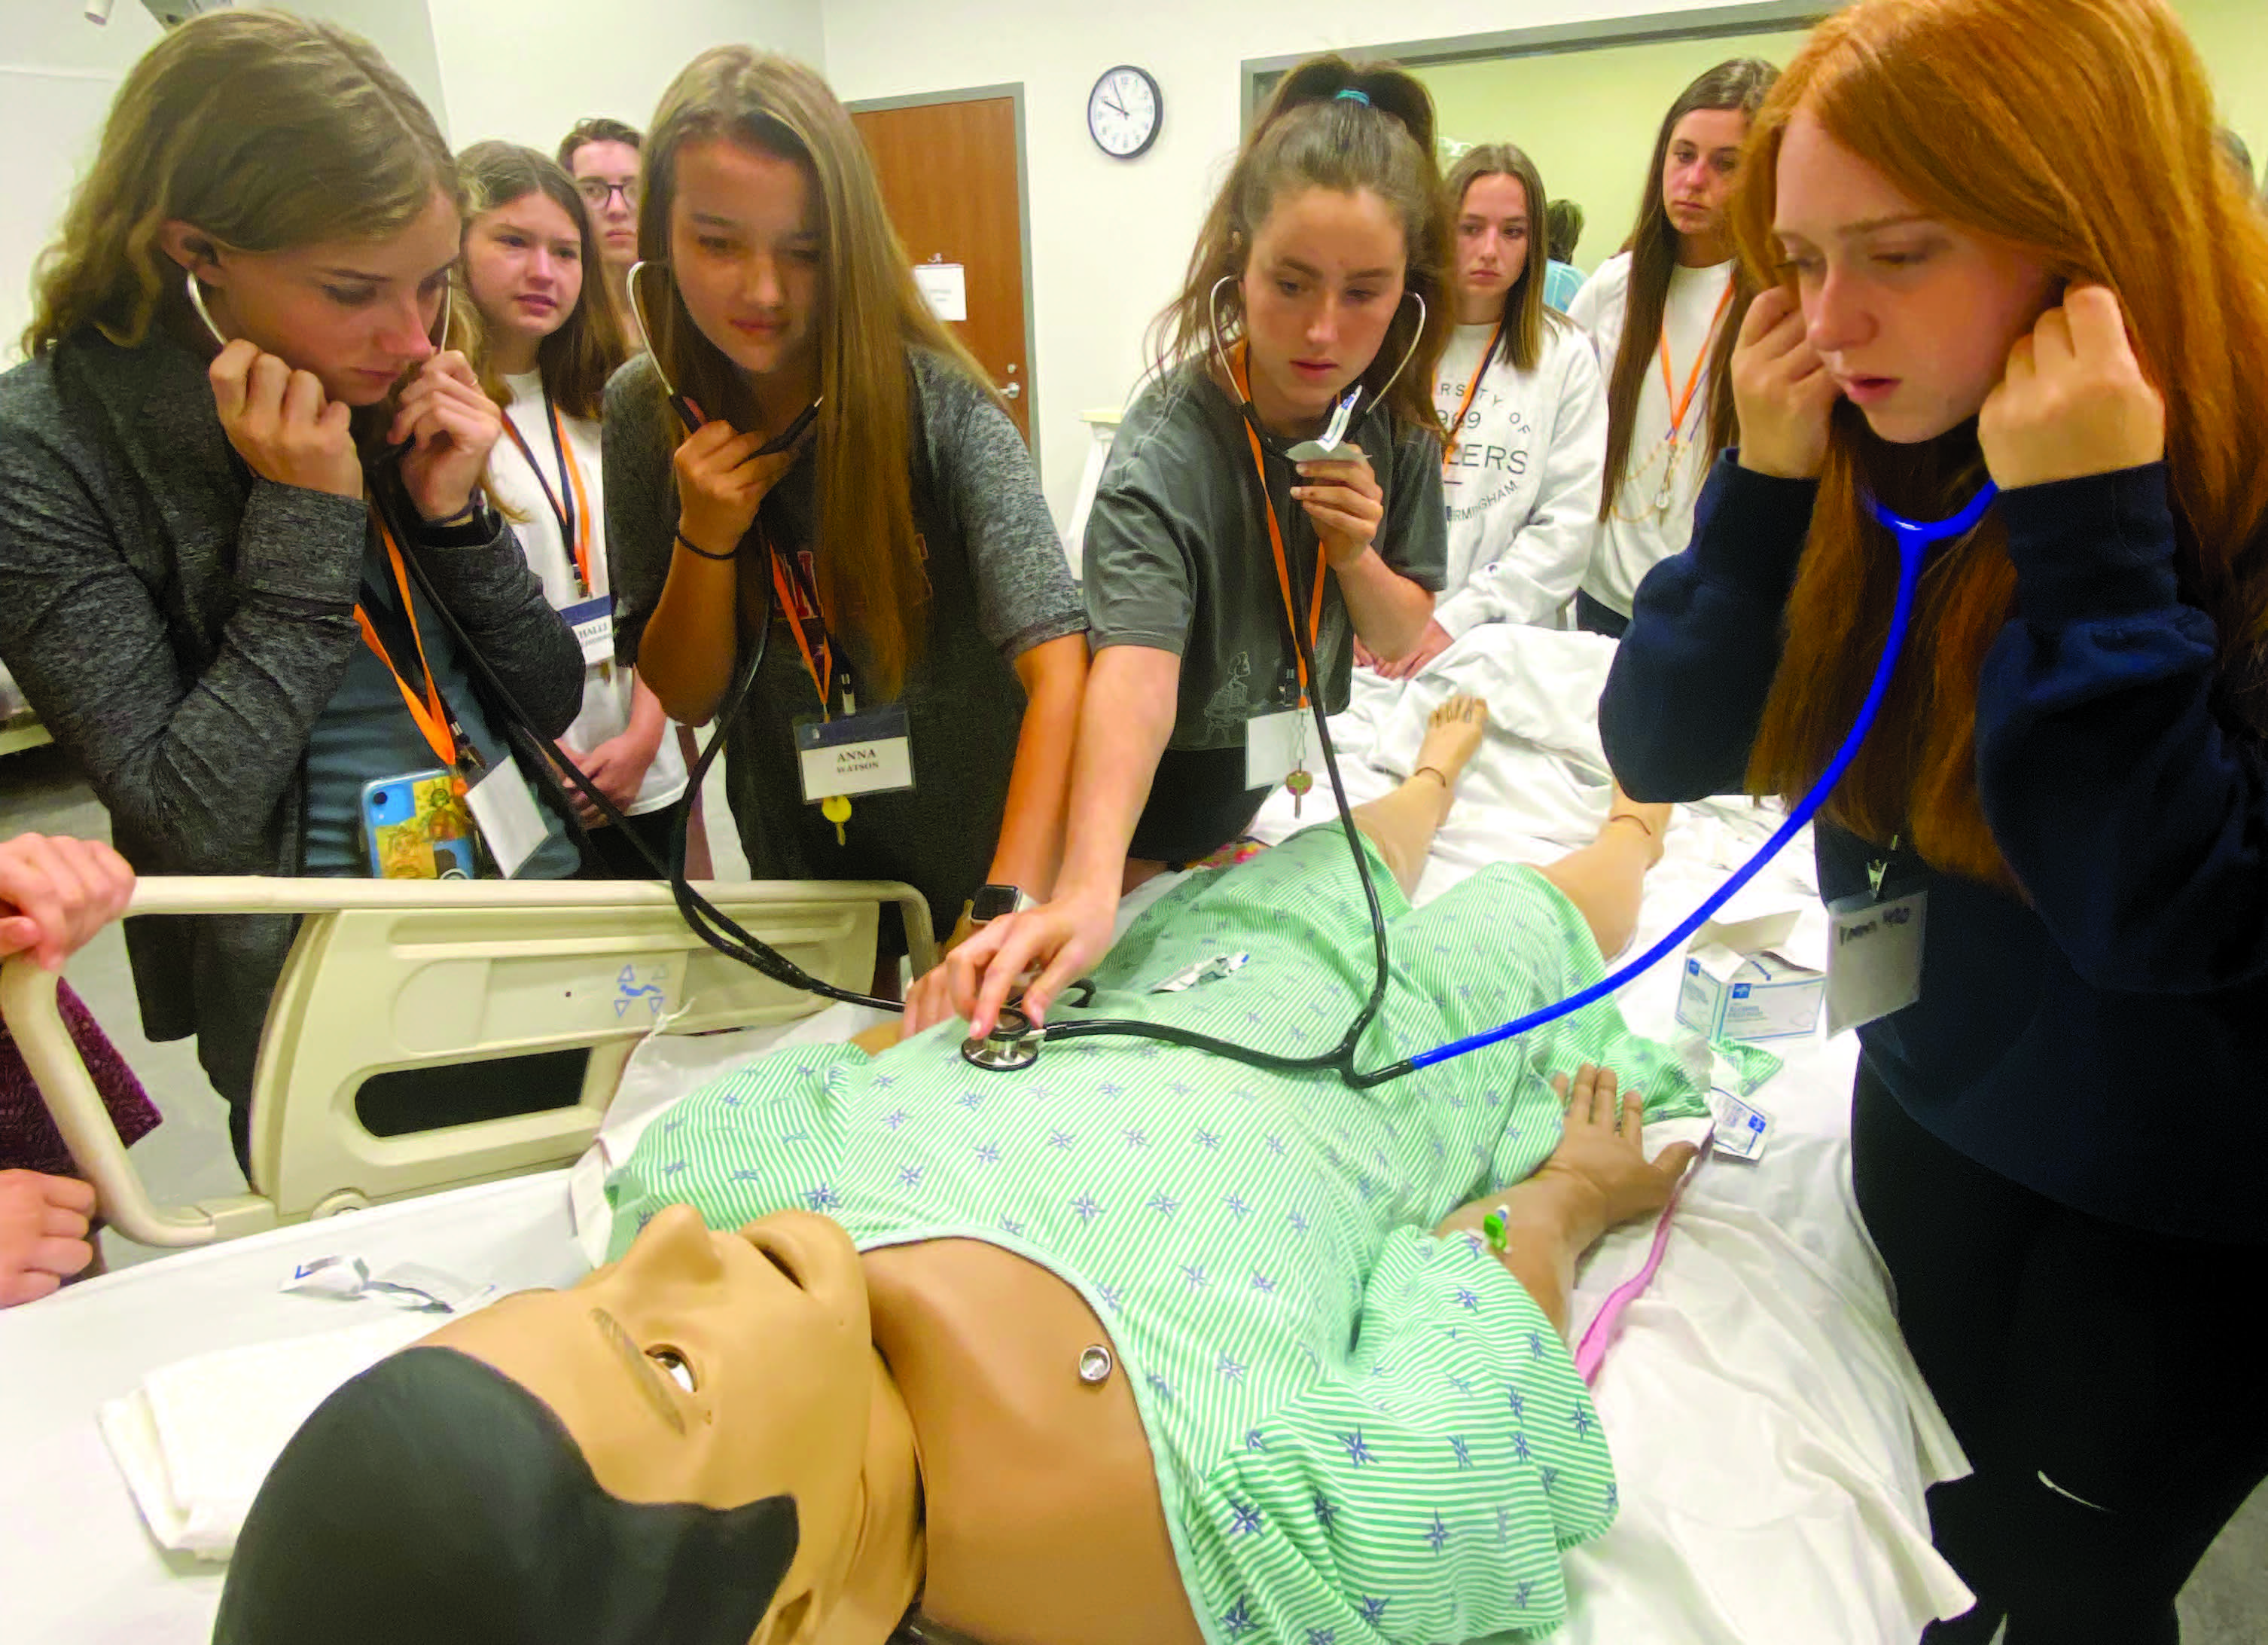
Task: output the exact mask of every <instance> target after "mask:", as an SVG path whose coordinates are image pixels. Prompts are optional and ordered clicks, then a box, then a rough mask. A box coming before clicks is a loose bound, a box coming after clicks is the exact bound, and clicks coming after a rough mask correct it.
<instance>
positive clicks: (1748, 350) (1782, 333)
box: [1733, 285, 1842, 480]
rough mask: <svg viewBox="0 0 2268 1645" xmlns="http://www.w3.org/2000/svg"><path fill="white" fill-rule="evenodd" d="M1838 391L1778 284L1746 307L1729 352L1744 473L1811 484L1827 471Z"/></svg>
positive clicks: (1791, 298) (1796, 306) (1789, 295)
mask: <svg viewBox="0 0 2268 1645" xmlns="http://www.w3.org/2000/svg"><path fill="white" fill-rule="evenodd" d="M1841 393H1842V391H1841V390H1840V389H1839V388H1837V387H1836V386H1835V379H1834V378H1833V377H1831V376H1830V375H1829V374H1828V371H1827V363H1826V362H1825V361H1824V360H1823V359H1821V358H1819V350H1816V349H1815V348H1813V347H1812V346H1811V338H1810V336H1809V334H1808V328H1806V326H1805V324H1804V319H1803V309H1802V306H1801V305H1800V303H1798V302H1797V301H1796V298H1795V294H1794V293H1793V292H1792V291H1789V290H1788V289H1787V288H1786V286H1783V285H1775V286H1772V287H1771V288H1770V289H1768V290H1766V291H1764V292H1763V293H1762V294H1761V295H1759V296H1758V297H1757V299H1756V301H1755V302H1753V303H1751V304H1750V305H1749V314H1748V318H1747V319H1745V320H1743V321H1742V322H1741V337H1740V341H1739V343H1736V344H1735V345H1734V349H1733V404H1734V407H1735V408H1736V409H1738V411H1739V413H1740V419H1741V467H1742V468H1746V469H1748V470H1749V472H1750V473H1752V474H1768V475H1773V476H1778V478H1780V479H1783V480H1815V479H1817V478H1818V477H1819V471H1820V470H1821V469H1822V468H1825V467H1826V466H1827V418H1828V414H1829V413H1830V412H1831V411H1833V410H1834V409H1835V402H1836V400H1837V398H1838V397H1839V396H1840V395H1841Z"/></svg>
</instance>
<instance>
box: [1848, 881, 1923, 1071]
mask: <svg viewBox="0 0 2268 1645" xmlns="http://www.w3.org/2000/svg"><path fill="white" fill-rule="evenodd" d="M1928 913H1929V893H1928V892H1926V891H1915V892H1913V893H1911V894H1910V895H1908V896H1900V897H1894V898H1892V899H1891V900H1890V901H1889V902H1887V903H1878V902H1876V901H1875V900H1874V898H1873V897H1871V896H1867V895H1866V894H1865V893H1864V892H1861V893H1859V894H1858V895H1855V896H1845V897H1837V899H1836V900H1835V901H1834V902H1833V903H1831V904H1829V905H1828V909H1827V919H1828V932H1827V1033H1828V1036H1829V1037H1830V1038H1832V1037H1833V1036H1836V1035H1837V1034H1840V1033H1841V1032H1842V1031H1843V1030H1844V1029H1854V1028H1859V1027H1862V1026H1864V1025H1865V1024H1867V1023H1868V1022H1874V1021H1875V1020H1876V1019H1877V1018H1881V1017H1886V1016H1888V1015H1889V1014H1890V1013H1892V1012H1893V1011H1903V1010H1904V1009H1905V1008H1906V1007H1908V1006H1910V1005H1911V1004H1913V1002H1914V1001H1915V1000H1918V999H1920V998H1921V945H1922V935H1923V933H1924V932H1925V931H1926V928H1927V926H1928V919H1927V915H1928Z"/></svg>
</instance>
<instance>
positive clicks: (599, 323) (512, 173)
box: [457, 142, 630, 422]
mask: <svg viewBox="0 0 2268 1645" xmlns="http://www.w3.org/2000/svg"><path fill="white" fill-rule="evenodd" d="M457 175H458V177H459V178H460V180H461V181H462V184H463V187H464V192H465V211H466V216H465V232H466V233H467V234H468V235H469V234H470V233H471V232H472V231H473V225H474V222H475V219H476V218H479V217H480V216H481V215H482V213H483V212H487V211H497V210H503V209H504V207H505V206H508V205H510V204H511V203H512V202H513V201H515V200H524V199H526V198H527V196H528V195H532V194H541V195H543V197H544V198H545V199H547V200H549V201H550V202H551V203H552V204H554V205H556V206H557V207H558V208H559V209H560V210H562V211H564V212H565V213H566V214H567V220H568V221H569V222H571V223H572V224H573V225H575V232H576V233H577V235H578V236H579V237H580V240H581V244H582V268H583V285H582V290H581V291H579V292H578V294H577V296H576V299H575V306H574V308H573V309H572V310H571V311H570V312H569V314H568V315H567V318H566V320H565V321H563V322H562V323H561V325H560V326H559V328H558V329H557V330H556V331H554V332H552V334H551V335H550V336H548V337H546V338H544V339H543V341H542V342H541V343H538V344H537V345H536V349H535V368H536V370H537V371H538V372H540V373H542V376H543V386H544V387H545V388H546V389H547V390H549V393H550V395H551V399H552V402H553V403H554V404H555V405H556V406H557V407H558V408H559V409H561V410H562V411H564V412H565V413H566V414H567V415H568V416H569V417H584V418H586V419H589V420H591V421H594V422H595V421H596V420H597V419H598V418H599V417H600V416H601V415H602V414H603V412H604V409H605V405H604V402H605V399H606V393H607V379H608V378H609V377H611V376H613V375H614V374H615V367H616V366H618V365H621V364H622V361H623V360H624V359H626V358H628V357H629V353H630V348H629V345H628V343H626V342H625V341H624V340H623V337H622V321H620V320H619V319H617V318H616V317H615V306H614V305H613V304H612V303H610V302H608V300H607V298H606V292H605V290H604V289H603V287H602V286H601V285H600V278H601V275H602V270H601V268H600V262H599V235H598V231H597V230H596V229H594V228H593V226H592V225H591V213H590V210H589V209H588V208H587V207H586V206H585V203H584V201H583V196H582V195H581V193H580V192H578V190H577V188H576V187H575V180H574V179H573V178H571V177H570V176H568V175H567V173H565V172H563V171H562V170H561V169H560V168H559V167H558V166H556V164H554V163H553V162H552V161H551V160H550V159H549V158H547V157H546V156H544V155H542V154H540V153H538V152H537V151H535V150H534V149H529V148H523V147H521V146H520V145H519V144H517V143H497V142H489V143H475V144H473V146H472V147H470V148H469V149H467V150H466V151H464V152H463V153H462V154H460V155H459V156H458V157H457ZM457 281H458V285H459V288H460V289H459V291H458V294H457V295H458V301H459V302H460V304H462V306H463V308H464V311H465V314H466V316H467V320H468V326H467V328H465V352H466V355H467V357H468V358H469V359H470V360H471V361H472V365H473V369H474V371H475V372H476V373H479V375H480V380H481V387H482V390H483V391H484V392H485V393H486V394H487V395H488V396H489V398H490V399H491V400H493V401H495V402H497V404H498V405H499V406H501V405H504V404H507V403H509V402H510V401H511V398H512V391H511V390H510V389H509V388H507V387H505V386H504V380H503V378H502V377H501V376H499V375H498V374H497V370H496V365H495V350H494V349H492V348H491V347H490V337H489V332H490V326H489V321H488V316H486V315H485V314H482V313H480V310H479V306H478V305H476V304H475V303H474V301H473V300H472V292H471V291H470V290H469V289H468V287H469V285H470V279H469V276H468V270H467V269H466V268H465V265H464V261H463V260H462V259H461V258H460V259H459V260H458V264H457Z"/></svg>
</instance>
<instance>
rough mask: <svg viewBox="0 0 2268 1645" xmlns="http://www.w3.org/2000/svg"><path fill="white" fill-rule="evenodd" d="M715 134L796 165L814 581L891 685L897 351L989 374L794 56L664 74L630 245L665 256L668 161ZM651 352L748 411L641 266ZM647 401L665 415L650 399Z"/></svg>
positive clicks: (908, 652)
mask: <svg viewBox="0 0 2268 1645" xmlns="http://www.w3.org/2000/svg"><path fill="white" fill-rule="evenodd" d="M716 137H721V138H724V139H725V140H726V141H729V142H732V143H736V144H741V145H742V146H744V147H747V148H751V149H755V150H757V151H762V152H763V153H767V154H771V155H776V156H777V157H778V158H780V159H787V160H792V161H794V162H795V163H797V164H798V165H799V166H802V167H803V169H804V174H805V176H806V179H807V180H808V181H809V184H810V188H811V194H812V202H813V205H814V209H815V211H816V215H817V218H818V221H817V224H816V225H815V227H816V230H817V232H818V235H819V241H820V254H819V255H820V278H819V284H820V296H819V314H818V315H817V317H816V326H815V333H816V336H817V341H818V347H819V393H820V408H819V417H818V439H817V446H816V449H815V451H814V456H813V461H814V467H815V469H816V475H817V480H818V486H817V491H818V502H819V511H818V512H819V521H818V532H819V538H820V541H821V542H823V543H824V544H825V545H826V550H825V552H823V553H821V554H820V555H818V556H817V557H816V559H817V562H818V572H819V581H820V593H821V595H822V597H823V598H824V599H825V601H827V603H828V607H829V608H830V609H832V610H834V611H835V612H837V613H839V614H841V616H842V618H843V627H844V629H845V630H846V631H847V632H848V633H849V634H853V635H856V636H857V637H858V639H859V640H861V641H863V642H864V645H865V654H864V656H863V657H862V659H861V660H862V661H863V662H864V663H865V667H866V670H867V672H868V674H869V675H870V676H871V678H872V680H873V683H874V685H875V687H876V688H877V690H880V693H881V694H882V695H883V696H884V697H895V696H896V695H897V693H898V690H899V689H900V688H901V687H902V685H903V683H904V682H905V675H906V670H907V668H908V667H909V665H910V663H911V662H912V660H913V658H914V656H915V654H916V653H917V650H918V649H919V644H920V638H921V634H922V631H923V628H924V618H923V616H922V608H923V607H924V604H925V603H926V601H927V600H928V598H929V583H928V578H927V574H926V572H924V569H923V565H922V550H921V546H920V544H919V542H918V541H917V532H916V529H915V525H914V514H913V480H912V459H913V422H914V419H913V411H912V407H911V403H910V395H911V394H912V390H913V383H912V377H911V373H910V370H909V364H908V360H907V352H906V351H907V350H909V349H926V350H931V351H932V353H934V354H936V355H938V356H939V358H942V359H943V360H944V361H945V362H946V364H947V365H948V366H949V367H950V368H952V369H955V370H958V371H959V372H961V373H962V374H963V375H964V376H966V377H967V378H968V380H970V381H971V382H973V383H975V384H976V385H978V386H979V387H982V388H983V390H984V392H985V393H986V394H988V395H992V397H993V401H994V403H995V404H998V403H999V399H998V394H997V393H996V392H995V391H994V390H993V388H992V386H991V382H990V379H989V378H988V377H987V376H986V375H985V373H984V370H983V367H982V366H980V365H978V364H977V363H976V358H974V357H973V356H972V355H970V354H969V352H968V350H967V349H966V348H965V347H964V346H963V345H962V344H961V340H960V339H959V338H957V337H955V336H954V335H953V334H952V333H951V332H949V331H947V330H946V328H945V327H944V326H943V325H942V324H941V323H940V322H939V321H938V319H937V317H936V316H935V315H934V314H932V313H931V311H930V307H929V305H928V304H927V303H925V302H924V301H923V300H922V297H921V294H920V292H919V291H917V289H916V288H915V285H914V278H913V269H912V265H911V262H910V260H909V258H908V257H907V255H906V252H905V247H904V246H903V245H902V244H901V243H900V241H899V240H898V235H897V231H896V230H895V228H893V227H892V226H891V225H890V216H889V212H888V210H887V208H885V207H884V205H883V203H882V190H881V185H880V183H879V182H878V181H876V179H875V176H874V167H873V161H872V160H871V159H868V157H867V153H866V146H865V144H864V143H863V142H862V141H861V140H860V138H859V136H858V128H857V127H856V126H854V125H852V124H851V114H850V111H849V110H847V109H845V108H844V107H843V105H842V104H841V103H840V102H839V101H837V100H836V96H835V93H834V92H832V91H830V90H828V85H827V82H826V81H824V80H822V79H821V78H820V77H819V76H818V75H817V74H815V73H814V72H813V71H812V70H809V69H807V68H806V67H804V66H803V64H801V63H796V62H793V61H792V60H791V59H789V58H786V57H782V56H778V55H774V54H772V53H770V52H762V51H757V50H755V49H753V48H749V47H747V46H718V47H716V48H712V49H711V50H709V51H705V52H703V53H702V54H701V55H699V56H698V57H696V58H695V59H694V60H693V61H692V62H691V63H688V64H687V65H686V67H685V69H684V70H683V71H682V72H681V73H680V74H679V75H678V77H677V78H676V79H675V80H674V82H672V83H671V85H670V87H669V89H668V91H666V92H664V93H663V94H662V99H661V105H660V107H659V108H657V109H656V110H655V111H654V116H653V122H652V126H651V128H650V129H649V132H648V136H647V137H646V146H645V150H644V154H645V190H644V194H643V195H642V196H641V197H640V200H639V203H638V254H639V256H641V257H642V258H644V259H645V260H646V261H647V262H665V263H666V260H667V259H668V256H669V218H670V210H671V207H672V206H673V205H674V203H675V200H676V196H677V159H678V155H679V152H680V151H681V150H682V149H683V148H684V147H685V145H686V144H689V143H698V142H702V141H704V140H707V139H710V138H716ZM640 284H641V289H640V290H638V291H633V292H632V293H631V294H630V295H631V299H632V301H634V302H642V303H644V304H645V305H646V306H644V308H643V309H642V311H641V312H642V313H643V314H644V323H645V324H646V325H647V326H648V327H650V328H651V336H650V341H651V343H652V348H653V352H654V358H655V360H656V363H657V364H659V365H660V366H661V368H662V371H663V373H665V374H666V377H667V379H668V380H669V381H670V382H672V383H674V384H675V385H676V387H677V389H678V391H679V392H680V393H681V394H682V395H686V396H688V397H689V398H690V399H691V400H693V401H694V402H696V404H698V405H699V406H700V407H701V408H702V409H703V411H704V412H706V413H707V414H708V415H710V416H711V417H722V418H724V419H725V420H726V421H727V422H729V423H731V424H733V426H734V427H736V428H740V429H752V428H754V427H755V424H756V411H755V395H754V394H753V392H752V390H751V389H750V387H749V386H748V383H747V378H746V377H745V376H744V375H743V374H742V373H741V371H740V367H738V366H736V365H733V362H732V361H731V360H730V359H729V358H726V356H725V354H724V353H723V351H722V350H719V349H718V347H717V345H716V344H715V343H711V341H710V340H709V339H708V338H707V337H706V336H703V334H702V331H701V328H700V327H699V326H698V325H697V324H696V323H695V321H694V319H693V315H692V314H691V312H690V311H689V310H688V309H687V307H686V306H685V298H684V295H683V293H682V292H681V291H679V289H678V285H677V282H676V280H675V279H674V278H672V279H671V280H669V281H668V282H667V284H666V292H667V296H666V300H660V301H657V300H656V299H657V298H659V297H660V295H661V285H660V283H659V282H654V281H652V280H645V281H642V282H641V283H640ZM653 415H654V416H656V417H667V416H669V415H670V413H669V412H668V410H667V409H666V407H665V406H664V405H663V403H662V402H661V399H660V397H659V387H658V386H657V394H656V398H655V401H654V404H653Z"/></svg>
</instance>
